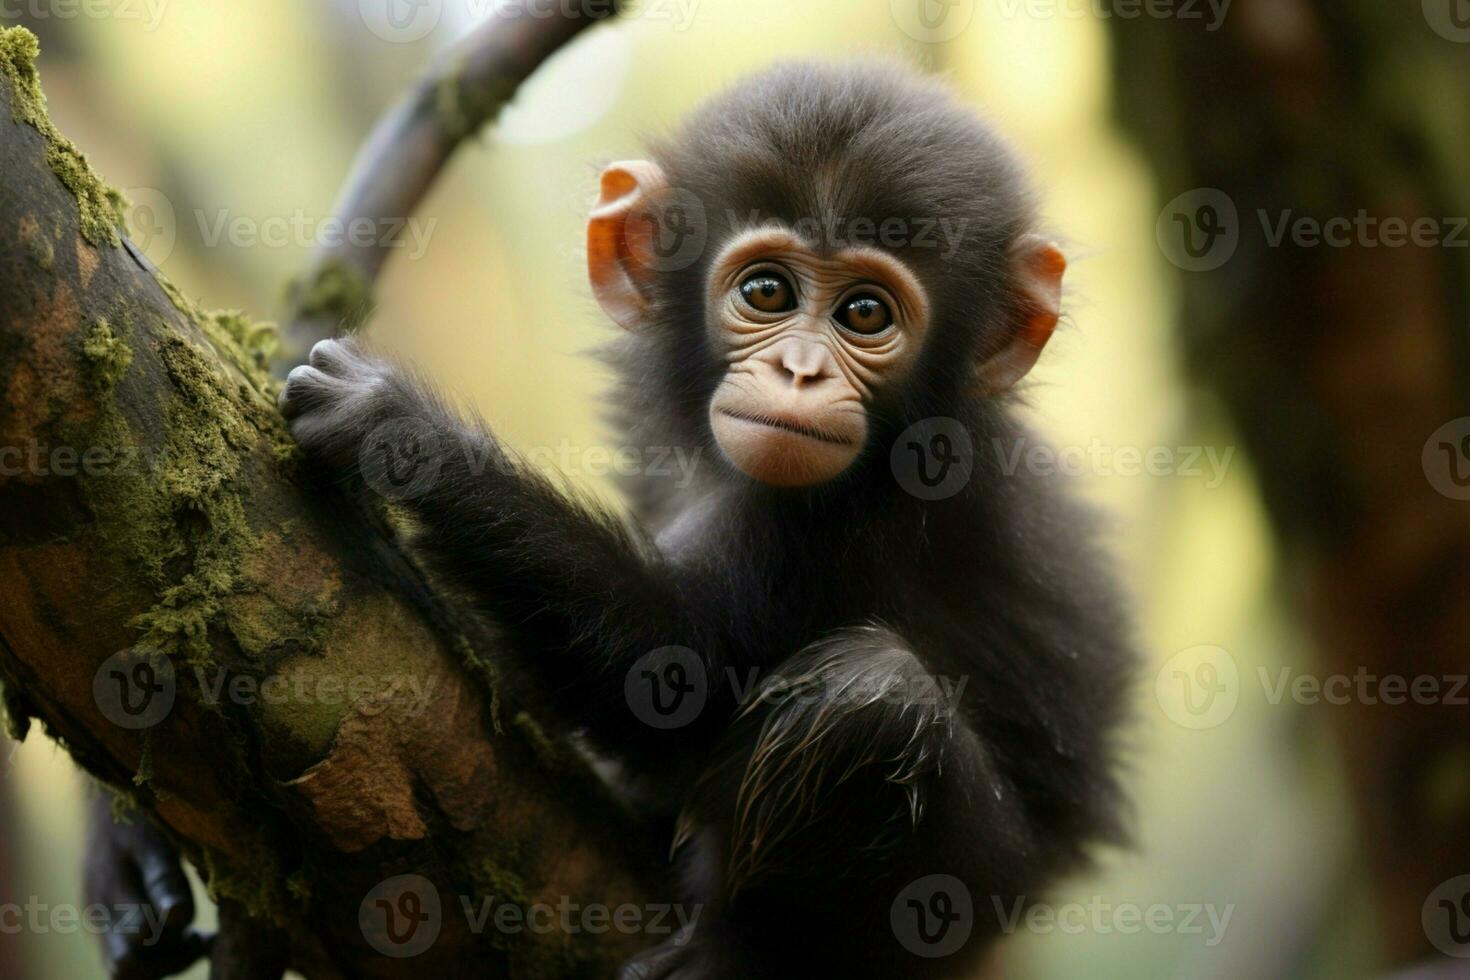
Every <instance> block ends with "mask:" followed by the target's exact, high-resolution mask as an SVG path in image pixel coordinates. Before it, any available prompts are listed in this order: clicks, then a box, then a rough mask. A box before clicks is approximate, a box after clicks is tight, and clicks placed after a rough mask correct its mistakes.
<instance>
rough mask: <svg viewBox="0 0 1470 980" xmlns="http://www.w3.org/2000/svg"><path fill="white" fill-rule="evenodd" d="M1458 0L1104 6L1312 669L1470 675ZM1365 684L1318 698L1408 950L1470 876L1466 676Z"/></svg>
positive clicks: (1175, 251)
mask: <svg viewBox="0 0 1470 980" xmlns="http://www.w3.org/2000/svg"><path fill="white" fill-rule="evenodd" d="M1456 2H1457V0H1443V2H1442V3H1427V4H1421V3H1419V2H1417V0H1413V2H1400V3H1383V2H1378V0H1346V2H1345V0H1235V3H1234V4H1233V5H1232V6H1231V7H1230V8H1229V11H1228V15H1227V16H1226V18H1225V19H1224V22H1223V25H1221V26H1219V28H1218V29H1217V30H1210V29H1209V23H1208V22H1209V21H1210V19H1211V18H1210V17H1209V16H1208V15H1207V16H1206V18H1205V19H1204V20H1184V19H1179V18H1174V19H1168V20H1158V19H1149V18H1146V17H1145V18H1140V19H1136V20H1126V21H1125V20H1120V19H1117V18H1114V19H1113V20H1111V21H1110V23H1111V24H1112V25H1113V27H1112V31H1113V40H1114V43H1115V62H1116V77H1117V82H1118V86H1117V87H1118V93H1119V94H1118V99H1119V103H1120V105H1119V111H1120V114H1121V117H1122V119H1123V121H1124V124H1125V126H1126V127H1127V129H1128V130H1129V131H1130V132H1131V133H1132V134H1133V135H1135V136H1136V138H1137V139H1138V141H1139V143H1140V144H1141V145H1142V147H1143V149H1144V151H1145V154H1146V156H1147V158H1148V161H1149V163H1150V165H1151V166H1152V167H1153V168H1154V169H1155V171H1156V175H1157V178H1158V186H1159V200H1160V201H1161V202H1164V201H1171V202H1173V203H1171V204H1170V205H1169V206H1167V207H1166V208H1165V211H1164V213H1163V215H1162V216H1161V219H1160V229H1159V238H1160V246H1161V248H1162V249H1163V251H1164V252H1165V254H1166V255H1168V256H1169V257H1170V258H1171V259H1172V260H1173V261H1174V262H1175V264H1176V265H1179V266H1181V268H1182V271H1181V273H1180V275H1181V284H1182V290H1183V300H1182V311H1181V314H1180V331H1181V336H1182V339H1183V345H1184V349H1185V352H1186V355H1187V358H1188V362H1189V366H1190V368H1191V369H1192V372H1193V373H1194V375H1195V376H1196V377H1197V378H1198V379H1199V380H1200V381H1202V382H1203V383H1204V384H1206V385H1207V386H1209V387H1210V388H1211V389H1213V391H1215V392H1216V393H1217V394H1218V395H1219V396H1220V397H1221V398H1222V400H1223V402H1224V403H1225V405H1226V406H1227V408H1228V410H1229V412H1230V413H1231V415H1232V417H1233V420H1234V423H1235V425H1236V427H1237V429H1238V431H1239V432H1240V433H1241V434H1242V436H1243V438H1244V441H1245V443H1246V445H1247V448H1248V449H1249V452H1250V453H1251V455H1252V457H1253V459H1254V461H1255V465H1256V467H1257V469H1258V471H1259V474H1260V480H1261V484H1262V488H1263V492H1264V495H1265V502H1266V505H1267V507H1268V509H1269V512H1270V515H1271V518H1272V521H1273V523H1274V526H1275V530H1276V532H1277V534H1278V536H1279V539H1280V541H1281V544H1282V548H1283V553H1284V555H1285V559H1286V569H1285V570H1286V573H1287V574H1286V576H1285V581H1286V582H1288V583H1289V587H1290V589H1291V597H1292V599H1293V600H1294V601H1295V602H1296V603H1297V604H1298V605H1299V607H1300V609H1301V611H1302V613H1303V615H1304V617H1305V619H1306V620H1307V622H1308V625H1309V629H1310V630H1311V633H1312V636H1313V638H1314V640H1315V647H1316V650H1315V656H1316V658H1317V660H1316V664H1315V668H1314V672H1317V673H1325V674H1338V673H1340V674H1345V675H1348V676H1349V677H1355V676H1357V675H1358V674H1359V672H1360V671H1365V672H1366V673H1367V674H1368V675H1375V676H1376V677H1378V678H1382V677H1385V676H1389V675H1401V676H1405V677H1408V678H1414V677H1418V676H1431V677H1438V678H1446V677H1451V678H1452V677H1455V676H1461V677H1463V676H1464V675H1465V673H1466V672H1467V666H1470V658H1467V652H1466V642H1467V639H1470V502H1466V501H1465V500H1463V499H1452V496H1453V495H1460V496H1464V495H1466V494H1467V493H1470V491H1465V490H1464V489H1462V487H1461V486H1460V482H1461V481H1462V478H1461V475H1460V469H1459V467H1466V468H1470V459H1465V458H1462V457H1463V456H1464V448H1465V447H1464V444H1462V442H1461V440H1462V439H1463V438H1464V437H1465V436H1470V423H1467V425H1466V427H1465V428H1464V429H1462V430H1460V431H1448V432H1445V433H1440V434H1438V435H1435V436H1434V437H1433V438H1431V436H1432V434H1435V433H1436V432H1437V430H1439V429H1440V428H1441V426H1444V425H1446V423H1450V422H1452V421H1453V420H1455V419H1458V418H1461V417H1463V416H1466V415H1470V385H1467V378H1470V332H1467V328H1470V247H1467V243H1470V232H1467V231H1466V229H1465V227H1464V226H1465V216H1467V215H1470V43H1467V42H1470V23H1466V22H1464V20H1465V19H1464V17H1463V13H1464V8H1465V5H1464V4H1460V10H1459V13H1460V14H1461V15H1462V16H1460V18H1459V19H1458V20H1457V19H1456V18H1455V14H1456V7H1455V5H1456ZM1203 6H1204V5H1200V8H1198V9H1203ZM1212 191H1213V192H1223V194H1220V193H1212ZM1232 208H1233V212H1234V213H1232ZM1361 212H1366V215H1367V216H1370V217H1373V218H1376V219H1378V222H1379V224H1377V225H1376V226H1374V225H1372V224H1369V223H1367V222H1365V221H1362V220H1360V218H1359V215H1360V213H1361ZM1457 216H1458V220H1456V217H1457ZM1336 217H1344V218H1347V219H1349V220H1350V221H1352V222H1353V223H1354V224H1353V226H1352V227H1351V228H1349V229H1347V230H1346V232H1345V234H1343V226H1342V225H1338V226H1336V228H1335V229H1331V230H1334V231H1335V232H1336V234H1335V235H1334V238H1335V243H1334V244H1328V243H1315V244H1314V243H1313V241H1312V240H1311V239H1310V238H1308V239H1301V240H1297V239H1294V236H1293V235H1292V233H1291V231H1290V230H1289V226H1288V231H1287V234H1286V237H1285V238H1284V239H1282V240H1279V241H1277V240H1275V238H1276V236H1277V234H1278V230H1279V229H1280V227H1281V224H1280V223H1281V221H1282V220H1283V218H1288V219H1289V220H1290V221H1292V222H1294V221H1296V220H1297V219H1300V218H1311V219H1315V220H1316V221H1319V222H1326V221H1327V220H1328V219H1330V218H1336ZM1387 218H1402V219H1407V223H1408V225H1410V226H1412V223H1413V222H1414V221H1415V220H1416V219H1422V218H1429V219H1432V220H1433V222H1434V224H1433V229H1434V230H1433V232H1432V233H1431V232H1429V231H1428V230H1426V231H1425V233H1424V234H1425V242H1429V243H1428V244H1425V243H1423V242H1421V243H1420V244H1417V245H1416V244H1413V243H1409V244H1401V245H1398V246H1397V247H1395V246H1394V242H1397V241H1400V240H1401V238H1402V232H1401V231H1399V230H1398V229H1397V228H1396V227H1392V226H1388V225H1384V224H1382V222H1383V220H1384V219H1387ZM1212 229H1214V232H1213V233H1212ZM1186 231H1188V232H1189V233H1190V234H1191V236H1192V238H1193V241H1192V242H1190V243H1189V244H1188V248H1190V249H1193V252H1191V251H1189V250H1187V249H1186V243H1185V242H1184V240H1183V238H1182V235H1183V234H1184V232H1186ZM1451 236H1453V240H1452V241H1451V242H1450V244H1449V245H1448V246H1446V245H1444V244H1442V241H1443V240H1444V239H1445V238H1449V237H1451ZM1431 238H1432V239H1433V241H1432V242H1430V239H1431ZM1212 246H1213V247H1212ZM1446 447H1448V448H1446ZM1421 456H1422V457H1423V458H1422V459H1421ZM1451 467H1454V469H1451ZM1203 639H1204V638H1202V640H1203ZM1246 683H1247V685H1249V684H1250V683H1252V682H1251V681H1249V680H1248V681H1246ZM1355 684H1356V682H1355ZM1454 686H1455V684H1454V682H1450V683H1447V684H1441V685H1440V694H1441V695H1444V694H1446V693H1447V692H1449V691H1450V690H1451V689H1452V688H1454ZM1356 691H1357V687H1356V686H1355V687H1354V692H1355V693H1354V697H1353V701H1354V703H1353V704H1352V705H1351V706H1346V707H1331V708H1326V707H1324V708H1322V709H1320V710H1323V711H1327V712H1330V713H1331V715H1332V716H1333V720H1334V722H1335V723H1336V728H1337V730H1338V732H1339V734H1340V735H1341V737H1342V740H1343V744H1344V745H1345V747H1346V755H1347V758H1348V765H1349V768H1350V776H1351V779H1352V782H1353V787H1354V791H1355V794H1356V799H1357V802H1358V809H1359V819H1360V823H1361V827H1362V840H1363V841H1364V842H1365V844H1366V847H1367V854H1366V855H1365V858H1366V863H1367V864H1368V865H1369V866H1370V868H1371V869H1372V872H1373V875H1374V879H1375V891H1376V896H1375V898H1376V902H1377V911H1378V921H1379V922H1380V924H1381V928H1382V935H1383V940H1384V943H1385V946H1386V949H1387V950H1388V953H1389V955H1390V956H1391V958H1392V959H1393V960H1394V961H1396V962H1406V961H1411V960H1413V959H1416V958H1418V957H1420V956H1426V955H1431V954H1432V953H1433V948H1432V946H1431V944H1430V941H1429V938H1428V937H1427V935H1426V930H1425V927H1424V926H1423V925H1422V924H1421V910H1422V909H1423V907H1424V905H1425V902H1426V900H1427V899H1428V898H1429V897H1430V894H1431V893H1432V892H1433V891H1434V890H1435V888H1436V887H1437V886H1438V885H1440V884H1441V883H1443V882H1445V881H1446V880H1447V879H1449V878H1452V877H1454V876H1456V875H1459V874H1464V873H1466V872H1470V709H1467V708H1466V707H1465V706H1464V704H1465V702H1464V700H1463V697H1464V695H1465V694H1466V693H1467V692H1466V691H1465V690H1456V691H1454V693H1455V695H1457V697H1458V698H1459V699H1460V700H1459V702H1458V703H1457V704H1451V703H1440V704H1435V705H1432V706H1431V705H1420V704H1415V703H1413V702H1412V700H1411V701H1410V703H1407V704H1401V705H1390V704H1385V703H1377V704H1370V703H1365V701H1366V700H1368V699H1364V698H1360V697H1357V696H1356ZM1369 691H1370V693H1376V689H1375V688H1373V687H1371V686H1370V687H1369ZM1383 693H1387V692H1386V691H1385V692H1383ZM1442 700H1443V699H1442ZM1301 832H1302V834H1303V835H1308V834H1311V833H1312V828H1311V827H1310V826H1305V827H1302V828H1301Z"/></svg>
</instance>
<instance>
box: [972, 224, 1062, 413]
mask: <svg viewBox="0 0 1470 980" xmlns="http://www.w3.org/2000/svg"><path fill="white" fill-rule="evenodd" d="M1066 271H1067V259H1066V256H1064V255H1062V250H1061V249H1060V248H1058V247H1057V245H1056V243H1054V242H1049V241H1047V240H1046V239H1044V238H1041V237H1040V236H1038V235H1027V236H1025V237H1024V238H1022V239H1021V240H1020V241H1019V242H1017V243H1016V245H1015V247H1014V248H1013V249H1012V250H1011V275H1012V276H1013V277H1014V281H1015V282H1016V283H1017V286H1018V288H1019V290H1020V304H1019V310H1020V312H1019V313H1018V315H1017V318H1016V322H1015V323H1014V324H1013V325H1012V332H1011V335H1010V339H1009V341H1008V342H1007V343H1006V346H1005V347H1004V348H1002V349H1001V350H1000V352H998V353H996V354H993V355H991V356H990V357H988V358H986V359H985V360H983V361H981V362H980V364H979V365H977V367H976V375H977V380H978V382H979V388H980V392H981V394H986V395H995V394H999V393H1000V392H1003V391H1008V390H1010V389H1011V388H1012V387H1013V386H1014V385H1015V384H1016V382H1018V381H1020V380H1021V379H1022V378H1024V377H1025V376H1026V375H1027V374H1028V373H1029V372H1030V371H1031V369H1032V368H1033V367H1035V365H1036V360H1037V358H1039V357H1040V356H1041V350H1042V348H1044V347H1045V346H1046V342H1047V341H1048V340H1050V339H1051V334H1052V331H1053V330H1055V329H1056V326H1057V321H1058V320H1059V319H1061V316H1062V274H1063V273H1065V272H1066Z"/></svg>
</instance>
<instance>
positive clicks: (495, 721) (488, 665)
mask: <svg viewBox="0 0 1470 980" xmlns="http://www.w3.org/2000/svg"><path fill="white" fill-rule="evenodd" d="M454 649H455V652H456V653H458V654H459V658H460V660H461V661H462V662H463V663H464V665H465V668H466V669H467V670H469V672H470V676H471V677H473V678H474V679H475V680H476V681H478V682H479V684H480V686H481V687H482V688H483V689H484V690H485V692H486V693H487V694H488V695H489V696H490V725H491V727H493V728H494V729H495V731H496V733H497V734H504V732H505V729H504V728H502V727H501V724H500V670H499V668H497V667H496V666H495V664H494V663H492V662H491V661H490V660H488V659H486V658H485V657H482V656H480V654H479V653H478V652H477V651H476V650H475V647H474V644H472V643H471V642H470V639H469V637H467V636H465V635H464V634H463V633H461V634H459V635H458V636H456V637H455V638H454Z"/></svg>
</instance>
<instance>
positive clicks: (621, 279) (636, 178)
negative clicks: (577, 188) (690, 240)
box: [587, 160, 667, 330]
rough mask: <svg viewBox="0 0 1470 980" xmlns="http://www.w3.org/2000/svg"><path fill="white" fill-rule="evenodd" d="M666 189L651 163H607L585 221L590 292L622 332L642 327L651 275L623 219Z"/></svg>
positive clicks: (654, 165) (627, 222)
mask: <svg viewBox="0 0 1470 980" xmlns="http://www.w3.org/2000/svg"><path fill="white" fill-rule="evenodd" d="M665 186H667V180H666V179H665V178H664V173H663V170H662V169H661V168H660V167H659V166H658V164H656V163H651V162H649V161H646V160H634V161H629V162H625V163H615V164H612V165H611V166H609V167H608V168H607V169H606V170H604V171H603V173H602V189H601V195H600V197H599V198H598V201H597V204H596V205H595V206H594V207H593V209H592V213H591V215H589V217H588V219H587V276H588V279H589V280H590V281H591V283H592V293H593V295H594V296H596V297H597V301H598V303H600V304H601V305H602V308H603V310H604V311H605V312H606V313H607V314H608V316H610V317H612V319H613V320H614V321H615V322H616V323H617V324H618V325H619V326H621V327H623V328H624V329H626V330H633V329H636V328H637V327H638V326H640V325H641V324H642V322H643V318H644V315H645V313H646V312H647V308H648V301H647V297H646V291H647V289H648V287H649V284H650V279H651V277H652V274H653V273H652V270H651V269H650V268H649V267H648V266H647V265H646V264H645V263H642V262H639V261H638V258H637V256H638V252H637V243H636V242H630V241H629V232H630V227H629V221H628V219H629V218H630V217H631V216H632V215H634V214H636V213H637V211H638V209H639V208H641V207H642V206H643V205H644V204H645V203H647V202H648V200H649V198H650V196H651V195H652V194H654V193H656V192H657V191H658V190H660V189H661V188H663V187H665ZM631 230H634V231H636V229H631ZM645 247H646V246H645Z"/></svg>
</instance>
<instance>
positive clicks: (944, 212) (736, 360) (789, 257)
mask: <svg viewBox="0 0 1470 980" xmlns="http://www.w3.org/2000/svg"><path fill="white" fill-rule="evenodd" d="M1033 222H1034V214H1033V205H1032V203H1031V198H1030V194H1029V193H1028V191H1027V189H1026V187H1025V185H1024V181H1023V180H1022V179H1021V176H1020V174H1019V171H1018V168H1017V166H1016V164H1015V162H1014V160H1013V158H1012V156H1011V154H1010V152H1009V150H1008V149H1007V148H1006V146H1005V145H1004V144H1003V143H1002V142H1001V141H1000V140H999V139H998V138H997V137H996V136H995V135H994V134H993V133H991V131H990V130H989V129H988V128H986V127H985V125H984V124H983V123H981V122H980V120H979V119H977V118H976V117H975V116H974V115H973V114H972V113H970V112H968V111H967V110H965V109H964V108H963V107H961V106H960V105H959V104H957V103H956V101H955V100H954V99H953V97H952V96H951V95H950V94H949V93H948V91H947V90H946V89H944V88H943V87H942V86H940V85H937V84H935V83H933V82H929V81H927V80H924V79H922V78H921V77H919V76H917V75H915V74H913V73H912V72H909V71H907V70H904V69H902V68H898V67H895V66H893V65H889V64H887V63H882V62H880V63H878V64H876V65H864V64H851V65H843V66H813V65H787V66H781V67H778V68H776V69H773V70H771V71H769V72H766V73H764V74H761V75H758V76H756V77H754V78H751V79H749V80H747V81H746V82H744V83H742V84H740V85H738V86H736V87H735V88H733V89H731V90H730V91H728V92H726V93H725V94H723V95H721V96H719V97H718V98H717V99H715V100H714V101H713V102H711V103H710V104H709V105H707V106H706V107H705V108H704V109H703V110H701V111H700V112H698V113H697V114H696V115H695V116H694V117H693V118H692V119H691V120H690V121H689V122H688V123H687V124H686V126H685V128H684V129H683V131H682V132H681V133H679V134H678V135H677V136H676V137H675V138H673V139H671V140H669V141H666V142H664V143H662V144H660V145H658V146H657V147H656V148H655V152H654V155H653V159H652V160H644V161H636V162H625V163H617V164H613V165H612V166H610V167H608V168H607V169H606V170H605V171H604V173H603V175H602V187H601V196H600V199H599V200H598V202H597V205H596V206H595V208H594V209H593V211H592V215H591V218H590V220H589V222H588V267H589V273H590V276H591V280H592V286H593V291H594V293H595V294H596V296H597V298H598V300H599V301H600V302H601V304H602V306H603V308H604V309H605V310H606V311H607V313H608V314H609V315H610V316H611V317H612V318H613V319H614V320H615V321H617V322H618V323H619V324H621V325H622V326H623V327H625V328H626V329H627V330H628V331H630V333H631V334H632V339H631V340H630V343H631V344H632V345H634V346H636V348H637V350H638V353H637V355H636V356H635V357H633V358H630V359H628V360H626V361H625V364H626V365H629V366H632V367H633V368H634V370H635V371H636V376H633V377H625V379H624V381H625V384H626V385H628V386H629V387H630V389H639V388H643V389H646V390H639V391H634V392H632V394H634V396H635V401H637V402H638V403H639V404H641V405H642V406H644V407H645V408H646V409H647V410H648V413H649V414H650V415H657V416H658V417H660V418H670V419H674V420H676V425H677V426H679V427H680V428H682V430H683V431H682V432H681V433H679V434H681V435H684V436H686V437H688V436H696V437H710V436H712V437H713V439H714V441H715V442H716V444H717V445H718V446H719V448H720V450H721V451H722V452H723V454H724V456H725V457H726V458H727V459H728V460H729V461H730V462H731V463H732V464H733V465H734V466H735V467H737V468H738V469H739V470H741V471H742V472H744V473H745V474H746V475H747V476H749V477H751V478H753V479H755V480H757V481H760V482H761V483H764V484H768V485H772V486H779V487H810V486H816V485H820V484H824V483H827V482H829V481H832V480H834V479H836V478H838V477H840V476H842V475H843V474H844V473H848V472H849V471H851V470H852V469H853V467H854V464H855V463H858V461H859V460H861V459H862V458H864V456H865V453H864V450H865V448H867V447H869V446H871V445H875V444H877V443H880V442H882V440H884V439H885V438H888V437H891V436H892V435H895V434H896V433H897V432H898V431H901V429H902V428H903V427H904V426H906V425H907V424H910V423H911V422H913V421H917V420H919V419H921V418H925V417H929V416H933V415H954V416H960V417H964V416H966V415H967V408H966V406H974V405H978V404H983V403H984V402H986V401H987V400H989V399H993V398H994V397H995V396H997V395H999V394H1001V393H1003V392H1006V391H1008V390H1009V389H1010V388H1011V387H1012V386H1013V385H1014V384H1015V383H1016V382H1017V381H1019V380H1020V379H1021V378H1022V377H1024V376H1025V375H1026V373H1027V372H1028V371H1030V369H1031V367H1032V365H1034V364H1035V362H1036V359H1037V357H1038V356H1039V355H1040V353H1041V350H1042V347H1043V346H1044V345H1045V344H1046V342H1047V340H1048V339H1049V338H1050V336H1051V333H1052V330H1053V328H1054V327H1055V325H1056V323H1057V319H1058V316H1059V307H1060V297H1061V280H1062V273H1063V271H1064V270H1065V268H1066V262H1065V260H1064V259H1063V258H1062V255H1061V253H1060V251H1058V249H1057V248H1056V246H1054V245H1052V244H1050V243H1048V242H1046V241H1045V240H1043V239H1040V238H1038V237H1036V236H1035V235H1033V234H1032V233H1031V228H1032V225H1033ZM629 421H630V422H631V423H632V424H633V425H634V426H635V427H636V426H637V424H638V421H639V420H637V419H631V420H629ZM866 455H867V456H869V457H877V456H879V455H881V456H882V457H883V458H886V456H887V452H886V444H885V448H884V451H883V452H882V453H881V454H879V453H868V454H866Z"/></svg>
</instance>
